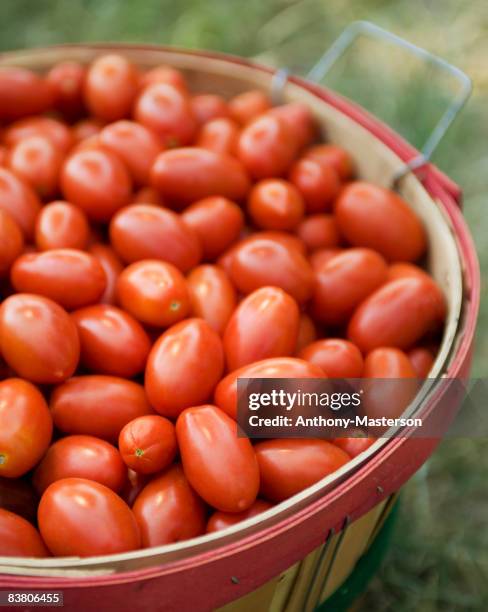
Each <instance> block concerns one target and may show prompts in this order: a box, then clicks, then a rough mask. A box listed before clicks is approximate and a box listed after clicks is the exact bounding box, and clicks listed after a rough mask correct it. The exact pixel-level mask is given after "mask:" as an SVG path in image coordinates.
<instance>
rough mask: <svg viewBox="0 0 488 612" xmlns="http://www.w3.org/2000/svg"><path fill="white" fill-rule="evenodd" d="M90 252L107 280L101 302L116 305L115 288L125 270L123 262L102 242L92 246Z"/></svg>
mask: <svg viewBox="0 0 488 612" xmlns="http://www.w3.org/2000/svg"><path fill="white" fill-rule="evenodd" d="M88 252H89V253H91V254H92V255H93V256H94V257H96V258H97V260H98V263H99V264H100V265H101V266H102V268H103V271H104V272H105V277H106V279H107V284H106V286H105V291H104V292H103V294H102V297H101V298H100V302H102V303H103V304H115V286H116V283H117V278H118V276H119V274H120V273H121V272H122V270H123V269H124V266H123V264H122V262H121V261H120V259H119V258H118V257H117V255H116V253H115V251H114V250H113V249H112V248H110V247H109V246H108V245H106V244H102V243H100V242H97V243H95V244H92V245H91V246H90V247H89V249H88Z"/></svg>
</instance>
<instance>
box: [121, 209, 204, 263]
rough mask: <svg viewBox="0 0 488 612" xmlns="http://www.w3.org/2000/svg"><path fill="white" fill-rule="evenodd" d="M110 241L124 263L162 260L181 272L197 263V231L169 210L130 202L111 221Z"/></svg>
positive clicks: (200, 249)
mask: <svg viewBox="0 0 488 612" xmlns="http://www.w3.org/2000/svg"><path fill="white" fill-rule="evenodd" d="M110 241H111V243H112V246H113V247H114V249H115V251H116V252H117V254H118V255H119V256H120V257H121V258H122V259H123V260H124V261H125V262H127V263H132V262H135V261H139V260H141V259H162V260H163V261H166V262H168V263H170V264H173V265H175V266H176V267H177V268H179V269H180V270H181V271H182V272H186V271H187V270H189V269H190V268H193V267H194V266H196V265H197V264H198V263H199V261H200V258H201V256H202V248H201V245H200V242H199V239H198V236H197V235H196V233H195V232H194V231H193V229H191V228H190V227H188V226H187V225H186V224H185V223H184V221H183V220H182V219H181V217H180V216H179V215H177V214H176V213H174V212H173V211H171V210H168V209H165V208H160V207H158V206H151V205H148V204H132V205H131V206H127V207H126V208H123V209H122V210H121V211H119V212H118V213H117V214H116V215H115V216H114V218H113V219H112V222H111V223H110Z"/></svg>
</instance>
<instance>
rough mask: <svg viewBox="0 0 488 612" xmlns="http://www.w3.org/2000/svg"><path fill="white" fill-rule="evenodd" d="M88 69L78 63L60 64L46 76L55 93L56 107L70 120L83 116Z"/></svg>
mask: <svg viewBox="0 0 488 612" xmlns="http://www.w3.org/2000/svg"><path fill="white" fill-rule="evenodd" d="M85 77H86V68H85V67H84V66H83V65H82V64H80V63H78V62H60V63H59V64H56V65H55V66H53V67H52V68H51V70H49V72H48V73H47V74H46V81H47V82H48V83H49V84H50V85H51V88H52V90H53V92H54V107H55V108H56V110H58V111H59V112H60V113H62V114H63V115H64V116H65V117H67V118H68V119H76V118H77V117H80V116H81V115H82V114H83V111H84V103H83V86H84V83H85Z"/></svg>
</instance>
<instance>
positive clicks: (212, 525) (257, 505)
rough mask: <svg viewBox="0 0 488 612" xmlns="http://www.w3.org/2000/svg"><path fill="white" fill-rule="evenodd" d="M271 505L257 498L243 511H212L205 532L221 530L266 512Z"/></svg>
mask: <svg viewBox="0 0 488 612" xmlns="http://www.w3.org/2000/svg"><path fill="white" fill-rule="evenodd" d="M272 507H273V504H270V503H269V502H267V501H264V500H262V499H257V500H256V501H255V502H254V503H253V505H252V506H250V507H249V508H248V509H247V510H244V512H237V513H235V512H220V511H217V512H214V513H213V514H212V516H211V517H210V518H209V519H208V523H207V533H215V532H216V531H222V529H228V528H229V527H233V526H234V525H237V523H241V522H242V521H247V519H250V518H253V517H255V516H257V515H258V514H261V513H262V512H266V510H269V509H270V508H272Z"/></svg>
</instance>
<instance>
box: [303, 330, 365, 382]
mask: <svg viewBox="0 0 488 612" xmlns="http://www.w3.org/2000/svg"><path fill="white" fill-rule="evenodd" d="M297 356H298V357H299V358H300V359H304V360H305V361H308V362H309V363H313V364H314V365H318V366H319V367H320V368H322V370H323V371H324V373H325V374H326V376H327V377H328V378H361V376H362V375H363V368H364V360H363V356H362V355H361V351H360V350H359V349H358V347H357V346H355V345H354V344H353V343H352V342H349V341H348V340H343V339H342V338H325V339H323V340H317V341H316V342H312V343H311V344H309V345H308V346H306V347H304V348H303V349H302V350H301V351H300V352H299V353H298V355H297Z"/></svg>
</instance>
